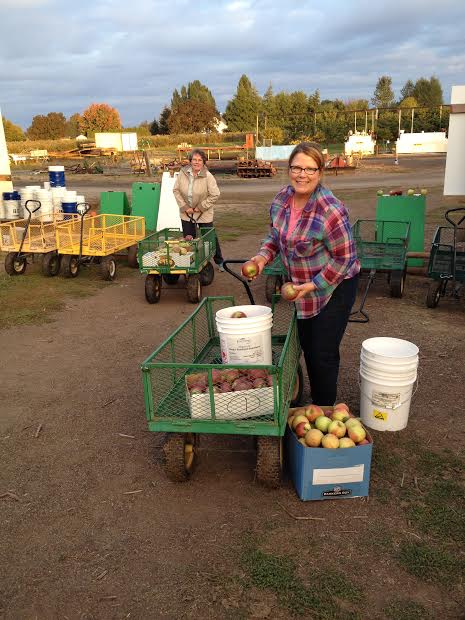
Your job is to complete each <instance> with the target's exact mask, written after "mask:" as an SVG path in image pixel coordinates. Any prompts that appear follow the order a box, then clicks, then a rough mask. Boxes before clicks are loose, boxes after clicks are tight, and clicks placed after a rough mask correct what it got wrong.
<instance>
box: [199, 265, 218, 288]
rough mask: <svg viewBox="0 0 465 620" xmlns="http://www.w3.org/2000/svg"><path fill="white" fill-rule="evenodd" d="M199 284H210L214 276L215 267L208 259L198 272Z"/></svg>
mask: <svg viewBox="0 0 465 620" xmlns="http://www.w3.org/2000/svg"><path fill="white" fill-rule="evenodd" d="M199 276H200V284H201V285H202V286H210V284H211V283H212V282H213V279H214V277H215V269H214V267H213V265H212V264H211V262H210V261H208V263H207V264H206V265H205V267H204V268H203V269H202V271H201V272H200V273H199Z"/></svg>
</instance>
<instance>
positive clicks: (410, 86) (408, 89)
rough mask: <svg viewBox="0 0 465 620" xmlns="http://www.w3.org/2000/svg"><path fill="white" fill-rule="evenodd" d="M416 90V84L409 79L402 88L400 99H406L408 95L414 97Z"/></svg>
mask: <svg viewBox="0 0 465 620" xmlns="http://www.w3.org/2000/svg"><path fill="white" fill-rule="evenodd" d="M414 91H415V84H414V83H413V82H412V80H407V81H406V82H405V84H404V85H403V86H402V88H401V89H400V100H401V101H404V100H405V99H407V98H408V97H413V93H414Z"/></svg>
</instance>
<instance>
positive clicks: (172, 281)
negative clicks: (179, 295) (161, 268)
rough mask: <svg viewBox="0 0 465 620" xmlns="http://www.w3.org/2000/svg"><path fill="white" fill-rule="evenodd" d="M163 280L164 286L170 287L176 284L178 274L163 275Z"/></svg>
mask: <svg viewBox="0 0 465 620" xmlns="http://www.w3.org/2000/svg"><path fill="white" fill-rule="evenodd" d="M163 280H164V281H165V282H166V284H170V285H171V284H177V282H178V280H179V274H178V273H164V274H163Z"/></svg>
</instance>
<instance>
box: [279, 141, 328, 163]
mask: <svg viewBox="0 0 465 620" xmlns="http://www.w3.org/2000/svg"><path fill="white" fill-rule="evenodd" d="M299 153H303V154H304V155H307V156H308V157H311V158H312V159H314V160H315V162H316V164H317V166H318V169H319V170H323V168H324V167H325V158H324V155H323V152H322V150H321V147H320V145H319V144H317V143H316V142H301V143H300V144H298V145H297V146H296V147H295V148H294V149H293V151H292V153H291V154H290V156H289V161H288V166H291V165H292V160H293V159H294V157H295V156H296V155H298V154H299Z"/></svg>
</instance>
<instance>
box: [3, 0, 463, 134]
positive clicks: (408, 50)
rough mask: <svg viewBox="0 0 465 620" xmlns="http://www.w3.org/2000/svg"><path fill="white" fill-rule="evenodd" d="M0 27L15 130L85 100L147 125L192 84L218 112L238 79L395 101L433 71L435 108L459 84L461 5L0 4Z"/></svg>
mask: <svg viewBox="0 0 465 620" xmlns="http://www.w3.org/2000/svg"><path fill="white" fill-rule="evenodd" d="M292 6H294V7H295V8H291V7H292ZM0 25H1V36H0V58H1V59H2V62H1V63H0V84H1V88H0V107H1V108H2V113H3V115H4V116H5V117H6V118H8V119H9V120H11V121H13V122H15V123H17V124H19V125H21V126H22V127H23V128H27V127H28V126H29V125H30V123H31V120H32V117H33V116H34V115H36V114H47V113H48V112H63V113H64V114H65V116H67V117H68V116H70V115H71V114H73V113H75V112H82V111H83V110H84V109H85V108H86V107H87V106H88V105H89V104H90V103H93V102H99V103H102V102H105V103H109V104H110V105H113V106H115V107H116V108H117V109H118V110H119V112H120V115H121V119H122V122H123V125H124V126H131V125H135V124H138V123H139V122H141V121H143V120H149V121H151V120H152V119H153V118H155V117H158V115H159V113H160V111H161V109H162V108H163V106H164V105H165V104H168V103H169V101H170V99H171V94H172V92H173V90H174V88H178V89H179V88H180V87H181V86H182V85H183V84H187V83H188V82H190V81H193V80H195V79H199V80H200V81H201V82H202V83H204V84H206V85H207V86H208V87H209V88H210V90H211V91H212V93H213V95H214V97H215V99H216V102H217V105H218V107H219V109H220V111H224V108H225V106H226V103H227V101H228V100H229V99H230V98H231V97H232V96H233V94H234V92H235V90H236V86H237V82H238V80H239V78H240V76H241V75H242V74H243V73H245V74H247V75H248V76H249V78H250V79H251V81H252V83H253V84H254V85H255V86H256V87H257V89H258V91H259V93H260V94H263V93H264V91H265V90H266V88H267V87H268V85H269V83H270V82H271V83H272V85H273V88H274V91H275V92H278V91H280V90H285V91H294V90H303V91H305V92H307V93H312V92H314V91H315V89H317V88H318V89H319V90H320V93H321V97H322V98H323V99H332V98H336V97H339V98H341V99H343V100H344V101H347V100H349V99H355V98H368V99H370V98H371V96H372V95H373V91H374V88H375V86H376V82H377V80H378V78H379V77H380V76H381V75H390V76H391V77H392V79H393V87H394V90H395V94H396V95H397V94H398V92H399V90H400V88H401V87H402V86H403V85H404V83H405V82H406V80H407V79H412V80H413V81H415V80H416V79H418V78H419V77H427V78H429V77H430V76H431V75H436V76H437V77H438V78H439V80H440V81H441V84H442V86H443V90H444V100H445V102H449V101H450V91H451V87H452V85H454V84H464V83H465V43H464V36H463V28H464V25H465V1H464V0H442V2H437V1H432V0H404V1H403V2H399V1H397V0H392V1H391V2H383V1H378V2H373V1H372V0H370V1H368V0H352V1H351V0H344V1H340V0H332V1H331V2H325V3H324V2H321V1H320V2H311V1H307V0H299V1H298V2H293V1H292V0H281V1H276V2H272V1H270V0H212V1H211V2H210V1H206V0H204V1H202V0H197V1H194V0H189V1H187V0H152V1H151V0H137V2H130V1H128V0H92V1H90V0H79V2H67V1H66V0H0Z"/></svg>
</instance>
